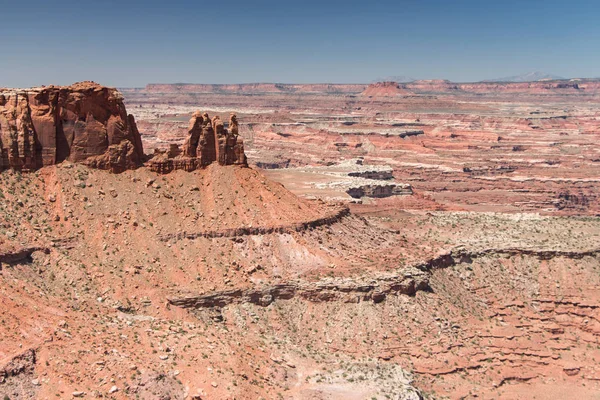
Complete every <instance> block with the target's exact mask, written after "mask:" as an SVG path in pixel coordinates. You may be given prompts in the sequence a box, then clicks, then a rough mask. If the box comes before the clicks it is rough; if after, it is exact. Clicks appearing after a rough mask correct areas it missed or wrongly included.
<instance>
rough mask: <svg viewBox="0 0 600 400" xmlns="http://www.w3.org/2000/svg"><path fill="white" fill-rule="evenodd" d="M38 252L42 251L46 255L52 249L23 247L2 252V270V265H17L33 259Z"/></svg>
mask: <svg viewBox="0 0 600 400" xmlns="http://www.w3.org/2000/svg"><path fill="white" fill-rule="evenodd" d="M36 251H41V252H43V253H44V254H48V253H50V249H48V248H47V247H38V246H34V247H23V248H20V249H14V250H4V251H3V250H0V269H2V263H7V264H11V263H17V262H20V261H23V260H26V259H28V258H30V257H31V255H32V254H33V253H35V252H36Z"/></svg>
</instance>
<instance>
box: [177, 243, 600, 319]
mask: <svg viewBox="0 0 600 400" xmlns="http://www.w3.org/2000/svg"><path fill="white" fill-rule="evenodd" d="M599 255H600V249H591V250H584V251H568V250H552V249H549V250H547V249H528V248H523V249H521V248H489V249H481V250H467V249H464V248H457V249H454V250H451V251H448V252H443V253H440V254H439V255H437V256H435V257H432V258H430V259H428V260H426V261H423V262H419V263H416V264H414V265H412V266H410V267H408V268H406V269H403V270H401V271H399V272H397V273H386V274H380V275H377V276H375V277H372V278H370V279H368V280H364V279H351V278H326V279H322V280H320V281H317V282H311V281H301V280H297V281H290V282H283V283H278V284H275V285H270V286H264V287H258V288H247V289H230V290H223V291H217V292H212V293H206V294H201V295H186V296H173V297H170V298H168V299H167V300H168V302H169V303H170V304H172V305H174V306H178V307H182V308H197V309H199V308H215V307H216V308H220V307H225V306H227V305H230V304H241V303H251V304H256V305H259V306H263V307H266V306H268V305H270V304H271V303H273V302H274V301H277V300H290V299H293V298H300V299H302V300H307V301H311V302H315V303H319V302H328V301H338V302H346V303H360V302H362V301H372V302H374V303H380V302H382V301H384V300H385V298H386V296H388V295H398V294H404V295H409V296H413V295H415V294H416V293H417V292H418V291H431V290H432V289H431V287H430V285H429V278H430V274H431V273H432V272H433V271H434V270H436V269H443V268H448V267H452V266H454V265H457V264H461V263H467V264H470V263H472V262H473V259H476V258H480V257H485V256H511V257H514V256H532V257H536V258H538V259H540V260H550V259H553V258H557V257H564V258H568V259H582V258H584V257H597V256H599Z"/></svg>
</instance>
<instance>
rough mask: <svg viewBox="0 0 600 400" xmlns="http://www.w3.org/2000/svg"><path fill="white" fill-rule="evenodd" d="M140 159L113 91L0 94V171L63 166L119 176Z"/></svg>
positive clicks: (134, 133)
mask: <svg viewBox="0 0 600 400" xmlns="http://www.w3.org/2000/svg"><path fill="white" fill-rule="evenodd" d="M143 159H144V152H143V148H142V141H141V137H140V134H139V132H138V130H137V126H136V124H135V120H134V118H133V116H131V115H127V112H126V110H125V106H124V104H123V97H122V96H121V94H120V93H119V92H118V91H117V90H116V89H112V88H107V87H104V86H101V85H99V84H97V83H94V82H80V83H76V84H74V85H72V86H64V87H61V86H47V87H40V88H31V89H6V90H2V91H0V170H1V169H6V168H13V169H16V170H23V171H31V170H35V169H38V168H41V167H43V166H47V165H53V164H58V163H60V162H62V161H65V160H69V161H72V162H78V163H84V164H87V165H89V166H91V167H95V168H100V169H106V170H110V171H112V172H122V171H124V170H127V169H133V168H136V167H138V166H140V165H141V163H142V162H143Z"/></svg>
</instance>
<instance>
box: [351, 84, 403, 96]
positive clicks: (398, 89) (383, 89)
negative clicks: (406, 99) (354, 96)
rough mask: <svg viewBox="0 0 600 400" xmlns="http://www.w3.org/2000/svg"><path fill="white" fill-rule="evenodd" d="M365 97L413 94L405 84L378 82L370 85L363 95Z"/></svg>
mask: <svg viewBox="0 0 600 400" xmlns="http://www.w3.org/2000/svg"><path fill="white" fill-rule="evenodd" d="M361 94H362V95H363V96H400V95H407V94H412V93H411V92H410V91H408V90H406V86H405V85H404V84H399V83H396V82H377V83H374V84H372V85H369V87H367V88H366V89H365V90H364V91H363V92H362V93H361Z"/></svg>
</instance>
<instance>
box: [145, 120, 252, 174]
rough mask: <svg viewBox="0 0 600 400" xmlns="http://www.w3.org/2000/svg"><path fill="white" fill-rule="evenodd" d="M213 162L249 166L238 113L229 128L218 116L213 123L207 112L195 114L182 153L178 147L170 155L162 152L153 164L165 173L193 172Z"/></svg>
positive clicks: (154, 158)
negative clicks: (180, 170)
mask: <svg viewBox="0 0 600 400" xmlns="http://www.w3.org/2000/svg"><path fill="white" fill-rule="evenodd" d="M213 162H218V163H219V165H242V166H247V165H248V161H247V159H246V155H245V153H244V140H243V139H242V137H240V136H239V125H238V121H237V117H236V115H235V114H231V116H230V118H229V126H228V128H225V125H224V124H223V121H221V118H220V117H219V116H218V115H217V116H214V117H213V118H212V120H211V119H210V117H209V116H208V114H207V113H203V114H202V113H201V112H200V111H197V112H195V113H194V114H193V115H192V118H191V119H190V124H189V129H188V137H187V139H186V140H185V143H184V144H183V148H182V149H181V151H180V150H179V149H178V147H177V146H174V148H171V149H170V150H169V151H168V152H165V151H160V150H159V151H157V152H155V155H154V157H153V158H152V160H150V162H149V165H150V169H151V170H152V171H155V172H158V173H163V174H165V173H169V172H171V171H173V170H177V169H182V170H185V171H193V170H195V169H198V168H201V167H205V166H207V165H209V164H212V163H213Z"/></svg>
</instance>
